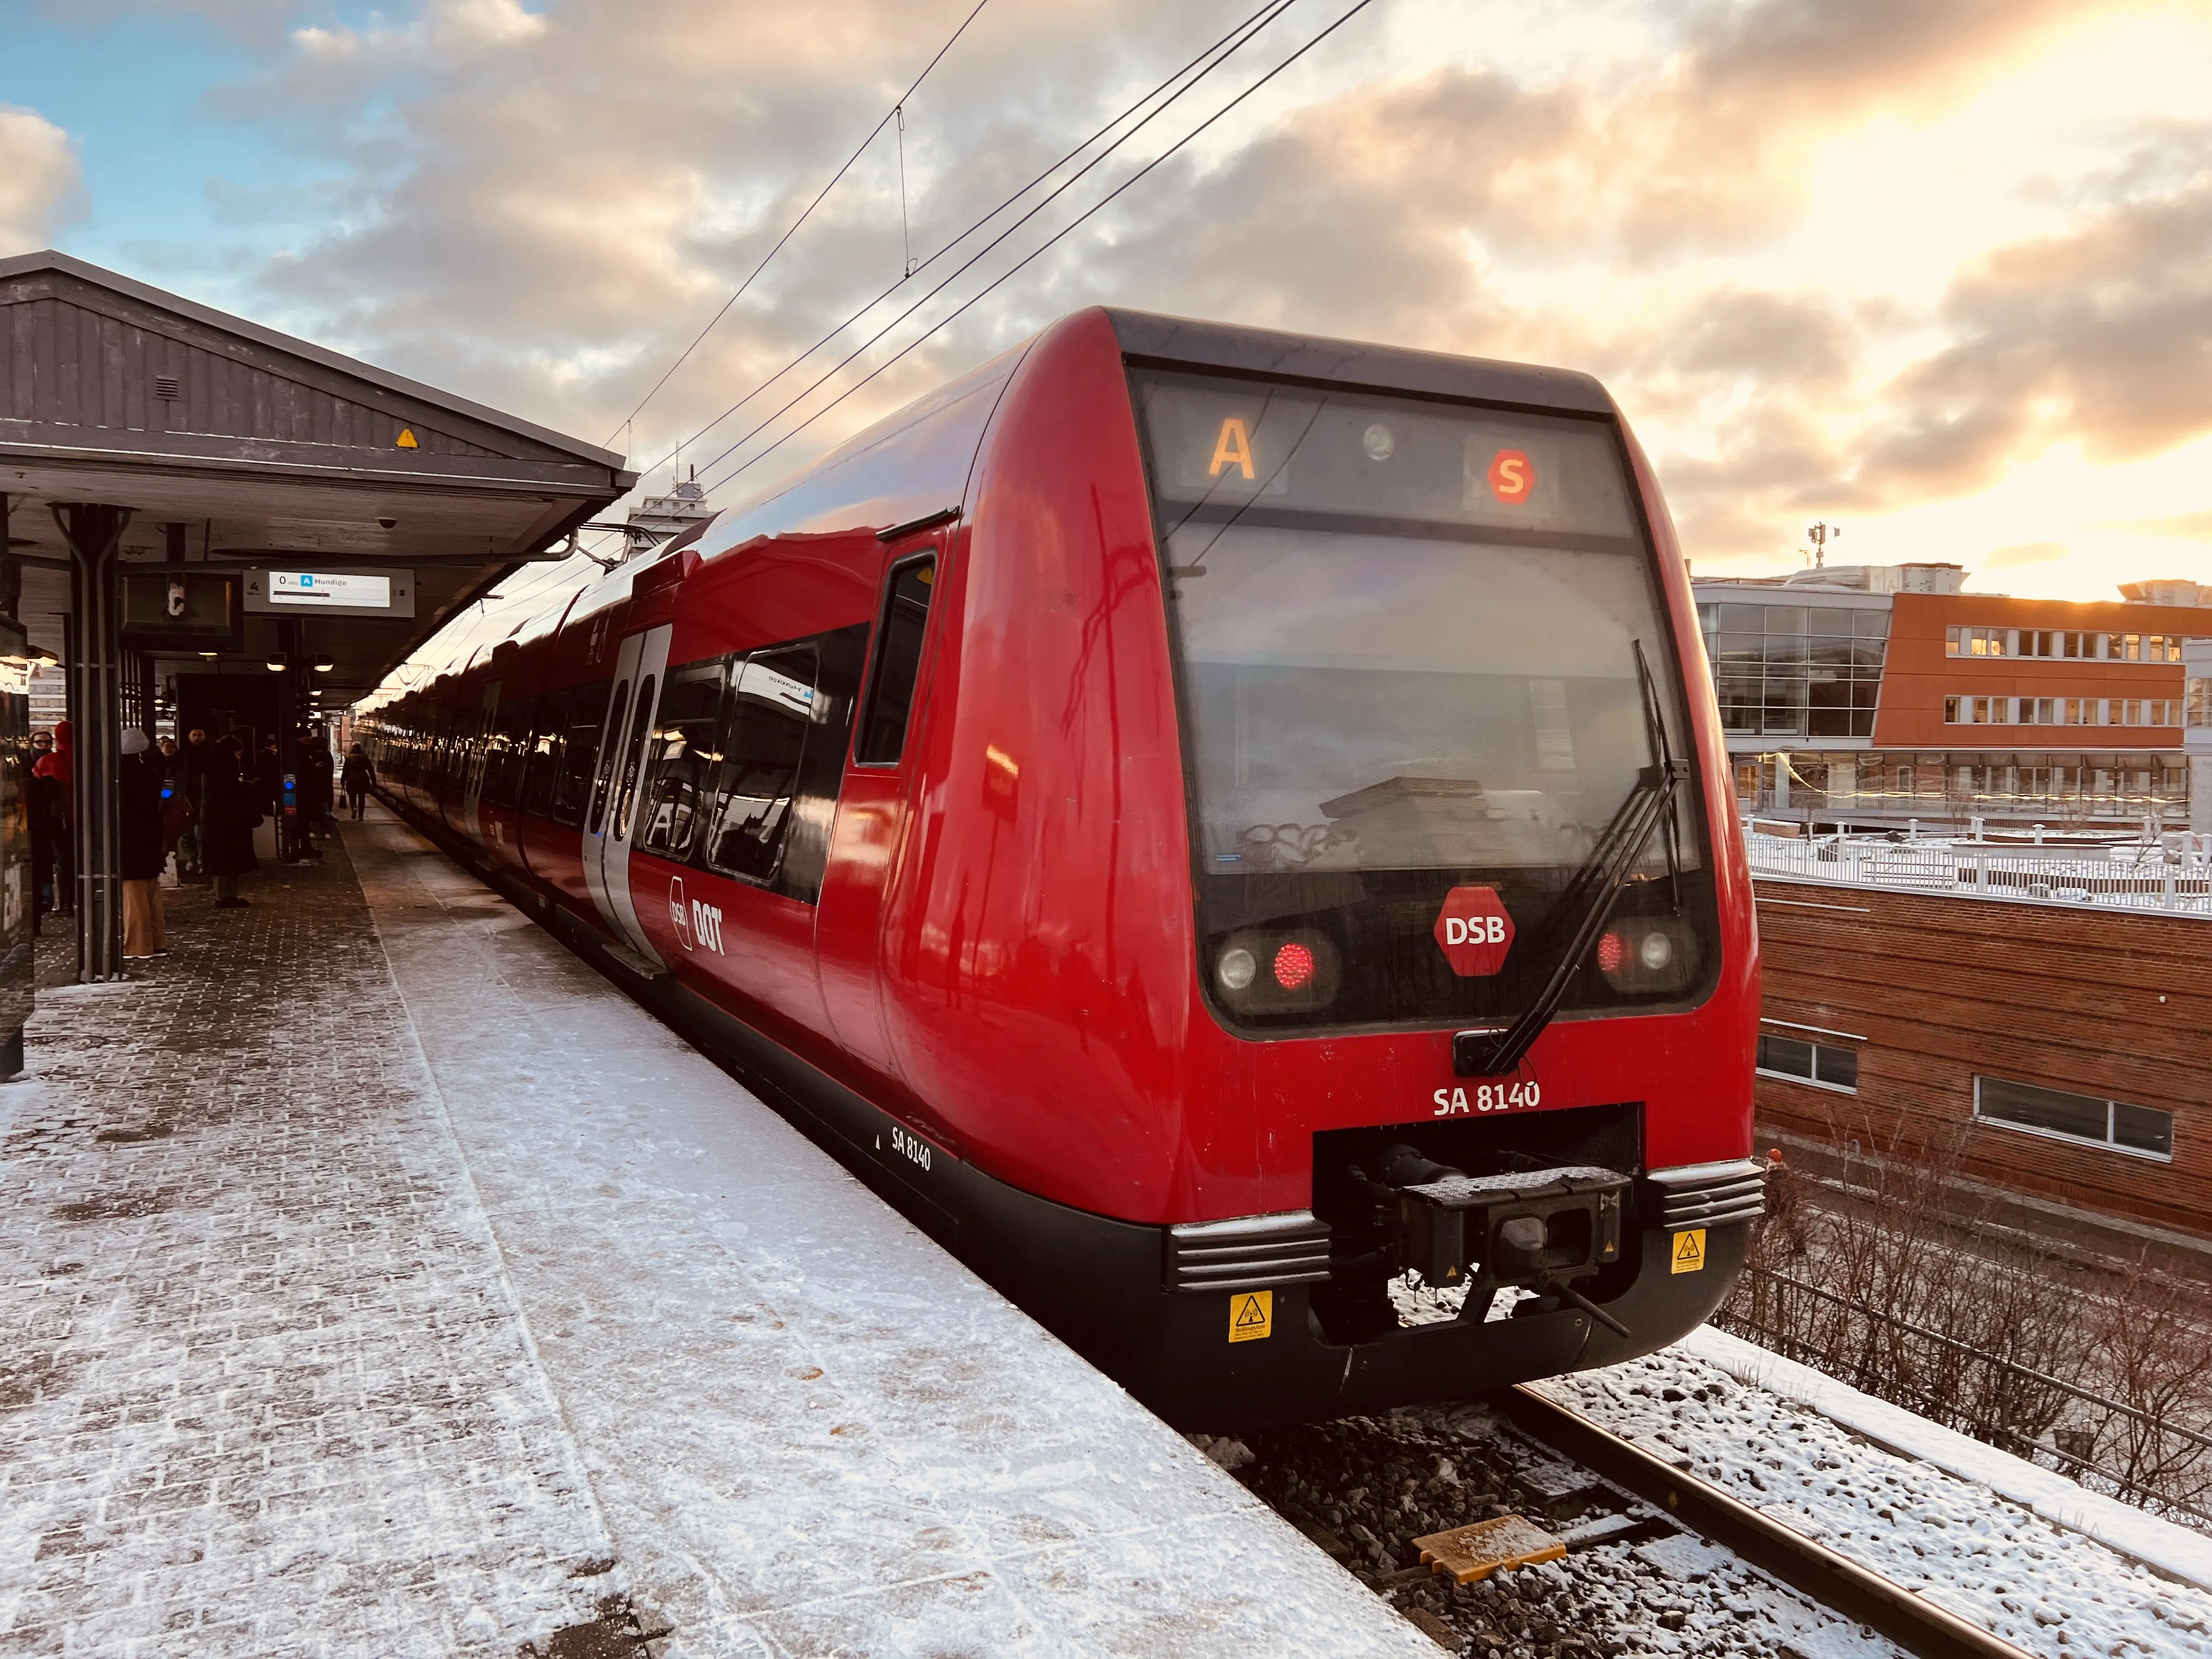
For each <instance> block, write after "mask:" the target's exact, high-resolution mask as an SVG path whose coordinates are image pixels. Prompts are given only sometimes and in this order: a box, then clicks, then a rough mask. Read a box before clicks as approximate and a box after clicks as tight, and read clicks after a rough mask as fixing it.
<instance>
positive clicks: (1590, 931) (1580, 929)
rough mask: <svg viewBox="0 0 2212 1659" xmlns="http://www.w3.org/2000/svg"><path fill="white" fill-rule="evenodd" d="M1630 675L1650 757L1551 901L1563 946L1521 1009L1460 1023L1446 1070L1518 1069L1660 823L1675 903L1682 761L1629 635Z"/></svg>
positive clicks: (1482, 1073) (1686, 769)
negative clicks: (1497, 1025)
mask: <svg viewBox="0 0 2212 1659" xmlns="http://www.w3.org/2000/svg"><path fill="white" fill-rule="evenodd" d="M1635 643H1636V677H1637V682H1638V690H1639V691H1640V693H1641V696H1642V698H1643V702H1644V737H1645V739H1646V741H1647V742H1648V743H1649V744H1650V749H1651V757H1652V763H1651V764H1650V765H1649V766H1647V767H1644V768H1643V769H1641V770H1640V771H1638V773H1637V775H1636V787H1634V788H1633V789H1632V790H1630V791H1629V792H1628V799H1626V800H1625V801H1623V802H1621V804H1620V811H1617V812H1615V813H1614V814H1613V821H1612V822H1611V823H1608V824H1607V825H1606V827H1605V829H1604V831H1603V832H1602V833H1601V835H1600V836H1598V838H1597V845H1596V846H1595V847H1594V848H1591V849H1590V855H1589V857H1588V858H1587V859H1585V860H1583V865H1582V867H1581V868H1580V869H1579V870H1577V871H1576V872H1575V874H1574V879H1573V880H1571V881H1570V882H1569V883H1568V884H1567V888H1566V891H1565V892H1564V893H1562V894H1561V895H1560V896H1559V903H1558V904H1557V905H1555V906H1554V907H1553V910H1552V915H1553V922H1552V926H1551V927H1549V928H1547V930H1546V931H1547V932H1549V933H1558V932H1559V931H1561V930H1562V929H1565V928H1569V927H1571V928H1572V930H1573V932H1572V936H1571V938H1570V939H1568V941H1567V945H1566V948H1565V950H1564V951H1561V952H1560V953H1559V959H1558V960H1557V961H1556V962H1555V963H1553V967H1552V976H1551V977H1550V978H1549V979H1548V980H1547V981H1545V982H1544V988H1543V990H1542V991H1541V993H1539V994H1538V995H1537V997H1536V1000H1534V1002H1532V1003H1530V1004H1529V1005H1528V1009H1527V1011H1526V1012H1523V1013H1522V1016H1521V1017H1520V1018H1518V1019H1516V1020H1515V1021H1514V1022H1513V1024H1510V1025H1509V1026H1507V1027H1506V1028H1505V1029H1504V1030H1502V1031H1500V1030H1480V1031H1461V1032H1458V1033H1456V1034H1455V1036H1453V1038H1452V1071H1453V1073H1454V1074H1455V1075H1456V1076H1459V1077H1505V1076H1508V1075H1510V1074H1511V1073H1513V1072H1515V1071H1516V1070H1518V1069H1519V1067H1520V1065H1521V1062H1522V1060H1523V1059H1524V1058H1525V1057H1526V1056H1527V1054H1528V1050H1529V1049H1530V1048H1532V1047H1533V1046H1534V1043H1535V1041H1536V1039H1537V1038H1538V1037H1540V1036H1543V1034H1544V1028H1545V1027H1546V1026H1547V1025H1549V1024H1551V1023H1552V1017H1553V1015H1554V1014H1556V1013H1558V1012H1559V1004H1560V1003H1561V1002H1563V1001H1565V1000H1566V994H1567V987H1568V986H1569V985H1570V984H1571V983H1572V982H1573V981H1574V976H1575V975H1576V974H1577V972H1578V971H1580V969H1581V968H1582V965H1583V962H1584V960H1585V959H1586V958H1587V957H1589V951H1590V947H1591V946H1592V945H1595V944H1596V942H1597V937H1598V935H1599V934H1600V933H1602V932H1603V931H1604V929H1605V925H1606V923H1607V922H1608V921H1611V920H1612V919H1613V906H1614V905H1615V904H1617V903H1619V902H1620V887H1621V883H1622V882H1623V881H1624V880H1626V878H1627V876H1628V872H1630V870H1632V868H1634V867H1635V864H1636V860H1638V858H1640V857H1641V856H1642V855H1643V853H1644V847H1645V846H1646V845H1647V844H1648V843H1649V842H1650V839H1651V832H1652V831H1653V830H1654V829H1657V828H1658V827H1659V826H1660V825H1661V824H1662V823H1664V824H1665V825H1666V834H1665V835H1664V836H1662V838H1661V839H1662V842H1663V843H1664V845H1665V848H1666V854H1667V876H1668V881H1669V882H1670V883H1671V884H1672V886H1673V896H1674V908H1675V911H1676V912H1677V914H1679V913H1680V910H1681V908H1682V870H1681V850H1680V842H1679V841H1678V840H1677V833H1678V825H1677V823H1676V820H1675V817H1674V811H1673V810H1672V809H1673V806H1674V792H1675V791H1676V790H1677V789H1678V788H1680V787H1682V786H1683V785H1684V784H1685V783H1686V782H1687V781H1689V776H1690V763H1689V762H1688V761H1687V760H1683V759H1677V758H1676V757H1675V755H1674V746H1673V744H1671V743H1669V742H1668V736H1667V717H1666V714H1665V712H1664V711H1663V710H1662V708H1661V706H1660V702H1659V691H1658V687H1657V686H1656V684H1654V682H1653V680H1652V678H1651V667H1650V664H1649V663H1647V662H1646V661H1645V660H1644V641H1641V640H1638V641H1636V642H1635Z"/></svg>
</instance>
